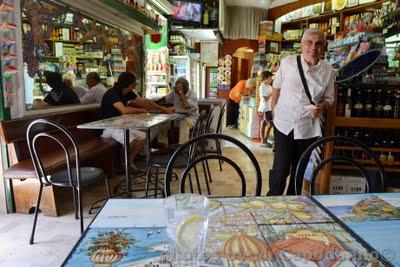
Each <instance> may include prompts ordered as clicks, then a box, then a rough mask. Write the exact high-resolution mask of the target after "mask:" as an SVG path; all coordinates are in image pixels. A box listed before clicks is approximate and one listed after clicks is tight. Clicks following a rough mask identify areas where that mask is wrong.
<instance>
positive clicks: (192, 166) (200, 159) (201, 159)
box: [164, 134, 262, 196]
mask: <svg viewBox="0 0 400 267" xmlns="http://www.w3.org/2000/svg"><path fill="white" fill-rule="evenodd" d="M207 140H215V141H221V140H224V141H225V142H229V143H231V144H233V145H235V146H236V147H237V148H239V149H240V150H241V151H242V152H244V153H245V154H246V156H247V158H248V159H250V161H251V163H252V165H253V167H254V171H255V176H256V186H255V195H256V196H260V195H261V188H262V174H261V169H260V166H259V164H258V162H257V159H256V157H255V156H254V154H253V153H252V152H251V151H250V149H249V148H247V147H246V146H245V145H244V144H243V143H242V142H240V141H239V140H237V139H235V138H233V137H230V136H227V135H223V134H204V135H200V136H197V137H195V138H193V139H191V140H189V141H188V142H186V143H185V144H183V145H181V146H180V147H179V148H178V149H177V150H176V151H175V152H174V154H173V155H172V157H171V159H170V160H169V162H168V165H167V169H166V171H165V180H164V183H165V185H164V189H165V195H166V196H169V195H171V186H170V183H171V181H172V176H173V172H174V170H173V167H174V164H175V161H176V160H177V158H178V156H179V155H180V153H181V152H182V151H184V150H185V149H186V148H187V147H190V146H192V145H193V144H195V143H203V142H207ZM235 153H236V152H235ZM208 160H221V161H223V162H224V163H227V164H229V165H230V166H232V167H233V169H234V170H235V171H236V173H237V174H238V175H239V178H240V181H241V186H242V188H241V195H242V196H245V195H246V189H247V188H246V177H245V176H244V174H243V171H242V169H241V167H240V166H239V165H238V164H237V163H236V162H234V161H233V160H232V159H231V157H229V156H224V155H218V154H212V155H210V154H206V153H203V154H200V155H198V156H197V157H196V158H194V159H193V160H192V161H191V162H189V163H188V165H187V166H186V168H185V169H184V170H183V172H182V175H181V177H180V179H179V180H180V186H179V191H180V192H181V193H184V192H185V183H186V180H187V178H188V176H189V182H190V183H191V179H190V172H191V171H192V170H194V172H195V174H196V182H197V187H198V188H197V189H198V191H199V193H200V192H201V188H200V187H201V185H200V183H199V181H198V179H197V175H198V172H197V169H196V166H197V165H199V164H203V163H205V162H207V161H208ZM241 160H242V158H241ZM203 170H204V168H203ZM253 173H254V172H253ZM204 175H206V174H205V170H204ZM227 178H228V177H227ZM205 181H206V184H207V187H208V186H209V183H208V181H207V177H206V179H205ZM213 184H214V182H213ZM208 189H209V188H208ZM203 191H204V190H203ZM208 191H209V192H210V190H208Z"/></svg>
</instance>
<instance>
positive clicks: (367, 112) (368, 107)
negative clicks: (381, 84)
mask: <svg viewBox="0 0 400 267" xmlns="http://www.w3.org/2000/svg"><path fill="white" fill-rule="evenodd" d="M364 117H366V118H372V117H373V104H372V89H368V90H367V99H366V100H365V105H364Z"/></svg>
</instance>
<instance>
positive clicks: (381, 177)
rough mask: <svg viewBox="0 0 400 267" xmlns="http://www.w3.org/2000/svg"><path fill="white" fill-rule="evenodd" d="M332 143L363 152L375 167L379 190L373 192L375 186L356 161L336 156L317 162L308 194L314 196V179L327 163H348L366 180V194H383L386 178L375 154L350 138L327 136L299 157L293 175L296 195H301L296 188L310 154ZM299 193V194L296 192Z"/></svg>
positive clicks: (299, 189)
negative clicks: (371, 192)
mask: <svg viewBox="0 0 400 267" xmlns="http://www.w3.org/2000/svg"><path fill="white" fill-rule="evenodd" d="M330 142H332V143H333V144H335V143H340V144H341V145H350V146H354V147H355V148H356V149H357V148H359V149H361V150H362V151H363V152H365V153H366V154H367V155H368V156H369V158H371V160H372V163H373V164H374V165H375V167H376V168H377V173H378V175H379V177H378V178H379V184H378V185H379V186H380V189H379V190H374V189H375V188H376V186H373V185H372V179H371V177H370V175H369V174H368V172H367V171H366V169H365V168H364V166H363V165H362V164H361V163H360V162H358V161H357V160H355V159H353V158H350V157H346V156H337V155H333V156H331V157H329V158H326V159H323V160H322V161H320V162H318V163H317V165H316V166H315V168H314V169H313V171H312V175H311V190H310V193H311V194H314V189H315V180H316V177H317V175H318V173H319V172H320V170H321V169H322V168H323V167H324V165H325V164H328V163H332V162H345V163H349V164H351V165H353V166H354V167H355V168H356V169H357V170H359V171H360V172H361V174H362V175H363V177H364V178H365V180H366V192H367V193H368V192H370V191H380V192H383V191H384V189H385V182H386V177H385V172H384V169H383V165H382V164H381V162H380V161H379V159H378V157H377V156H376V154H375V153H374V152H373V151H372V150H371V149H370V148H369V147H368V146H367V145H365V144H364V143H362V142H360V141H358V140H356V139H353V138H350V137H346V136H328V137H323V138H321V139H318V140H317V141H315V142H314V143H313V144H311V145H310V146H309V147H308V148H307V149H306V151H304V153H303V154H302V155H301V157H300V160H299V162H298V164H297V167H296V175H295V184H296V185H295V190H296V191H295V192H296V195H297V194H298V193H299V194H300V193H301V188H300V187H299V188H298V183H299V182H300V181H301V180H302V179H301V177H304V174H305V171H306V168H307V165H308V162H309V159H310V156H311V154H312V152H313V151H314V149H316V148H317V147H322V146H324V145H325V144H327V143H330ZM375 185H376V183H375ZM298 191H300V192H298Z"/></svg>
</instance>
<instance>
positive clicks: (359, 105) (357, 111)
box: [352, 89, 364, 118]
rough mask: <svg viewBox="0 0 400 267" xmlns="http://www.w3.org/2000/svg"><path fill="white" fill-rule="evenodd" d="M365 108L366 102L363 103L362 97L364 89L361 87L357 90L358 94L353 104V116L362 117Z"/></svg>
mask: <svg viewBox="0 0 400 267" xmlns="http://www.w3.org/2000/svg"><path fill="white" fill-rule="evenodd" d="M363 110H364V104H363V99H362V91H361V90H360V89H359V90H357V96H356V101H355V104H354V106H353V112H352V116H353V117H359V118H360V117H362V116H363Z"/></svg>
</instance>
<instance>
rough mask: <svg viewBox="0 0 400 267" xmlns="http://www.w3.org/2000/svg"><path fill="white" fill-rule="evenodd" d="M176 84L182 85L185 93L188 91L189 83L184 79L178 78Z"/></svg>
mask: <svg viewBox="0 0 400 267" xmlns="http://www.w3.org/2000/svg"><path fill="white" fill-rule="evenodd" d="M177 83H181V84H182V85H183V87H184V88H185V92H187V91H188V90H189V81H188V80H186V78H185V77H179V78H178V79H177V80H176V82H175V84H177Z"/></svg>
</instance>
